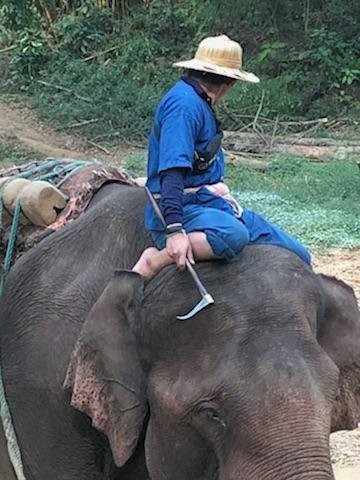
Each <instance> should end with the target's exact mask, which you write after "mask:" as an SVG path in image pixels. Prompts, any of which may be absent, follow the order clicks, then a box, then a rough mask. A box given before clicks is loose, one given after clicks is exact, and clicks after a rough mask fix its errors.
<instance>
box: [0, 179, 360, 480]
mask: <svg viewBox="0 0 360 480" xmlns="http://www.w3.org/2000/svg"><path fill="white" fill-rule="evenodd" d="M144 204H145V195H144V192H143V191H142V189H140V188H139V189H138V188H131V187H118V186H108V187H105V188H103V189H102V191H101V192H100V193H99V194H97V196H96V198H95V200H94V201H93V203H92V204H91V206H90V208H89V209H88V211H87V213H86V214H85V215H84V216H83V217H82V218H81V219H79V220H77V221H76V222H74V223H73V224H72V225H69V226H67V227H65V228H64V229H63V230H62V231H60V232H58V233H56V234H53V235H52V236H51V237H49V238H48V239H45V240H44V241H43V242H42V243H41V244H40V245H39V246H38V247H36V248H35V249H34V250H32V251H30V252H29V253H27V254H26V255H25V256H24V257H23V258H22V259H20V261H19V262H18V263H17V264H16V265H15V267H14V268H13V271H12V273H11V275H10V276H9V280H8V283H7V288H6V292H5V295H4V297H3V300H2V305H1V308H0V312H1V314H0V341H1V364H2V368H3V376H4V382H5V388H6V394H7V397H8V401H9V404H10V408H11V412H12V415H13V420H14V425H15V428H16V431H17V434H18V437H19V443H20V448H21V451H22V455H23V460H24V465H25V475H26V477H27V479H31V480H32V479H35V480H48V479H49V478H54V479H55V478H56V479H59V480H65V479H66V480H75V479H76V480H85V479H91V480H92V479H94V480H105V479H106V480H108V479H111V480H113V479H114V480H115V479H116V480H118V479H119V480H120V479H122V480H132V479H134V480H135V479H136V480H146V478H147V477H148V476H150V477H151V479H152V480H170V479H171V480H180V479H181V480H207V479H209V480H210V479H219V480H235V479H236V480H238V479H242V478H244V479H247V480H260V479H261V480H264V479H266V480H272V479H277V480H302V479H304V480H305V479H307V480H308V479H309V478H311V479H313V480H319V479H321V480H322V479H324V480H325V479H332V478H333V475H332V469H331V465H330V461H329V443H328V436H329V432H330V427H331V423H332V428H333V429H340V428H354V427H355V426H356V423H357V422H358V421H360V392H359V390H358V389H357V388H358V387H357V386H358V384H359V380H360V375H359V368H360V347H359V345H360V342H359V340H360V318H359V310H358V308H357V306H356V302H355V299H354V296H353V292H352V291H351V289H349V287H347V286H346V285H344V284H343V283H342V282H337V281H336V280H334V279H330V278H327V277H322V276H317V275H315V274H314V273H313V272H312V271H311V270H310V269H309V268H308V267H307V266H306V265H305V264H304V263H303V262H302V261H301V260H299V259H298V258H297V257H296V256H295V255H293V254H292V253H290V252H287V251H286V250H283V249H279V248H276V247H268V246H267V247H265V246H257V247H247V248H245V249H244V251H243V252H242V254H240V255H239V257H238V258H237V259H236V260H235V261H233V262H230V263H223V262H209V263H203V264H199V265H197V270H198V273H199V275H200V276H201V278H202V280H203V281H204V283H205V284H206V286H207V288H208V289H209V291H210V292H211V293H212V294H213V296H214V298H215V302H216V304H215V305H214V306H212V307H209V308H207V309H206V310H204V311H203V312H201V313H200V314H198V315H197V316H196V317H195V318H194V319H192V320H190V321H187V322H179V321H177V320H176V315H178V314H183V313H185V312H187V311H189V310H190V308H191V307H192V306H194V304H195V303H196V302H197V301H198V300H199V297H198V294H197V292H196V290H195V288H194V286H193V284H192V283H191V280H190V277H189V275H188V274H187V273H186V272H183V273H180V272H178V271H176V269H175V268H174V267H173V266H170V267H168V268H166V269H164V270H163V271H162V272H161V273H160V274H159V275H157V276H156V277H155V278H154V279H153V280H152V281H151V282H150V283H149V284H148V285H146V286H145V287H144V285H143V284H142V281H141V279H140V277H139V276H138V275H137V274H135V273H132V272H124V271H120V272H118V273H117V274H116V275H115V276H114V274H113V272H114V270H115V269H120V270H121V269H129V268H130V267H131V266H132V265H133V264H134V263H135V261H136V259H137V257H138V255H139V253H140V252H141V251H142V249H143V248H144V247H145V246H146V245H147V244H148V243H149V239H148V238H147V237H146V236H144V234H143V225H142V222H141V221H140V219H141V218H142V210H143V208H144ZM316 326H318V340H316V329H317V327H316ZM69 364H70V367H69ZM65 378H66V381H65V386H66V390H65V391H64V389H63V383H64V379H65ZM70 402H72V404H73V407H72V406H70ZM74 407H76V408H74ZM79 410H82V411H83V412H85V413H86V415H84V413H81V412H80V411H79ZM89 417H90V418H91V419H92V420H90V418H89ZM91 422H92V423H93V425H94V426H96V427H97V429H98V430H96V429H95V428H94V427H92V426H91ZM144 447H145V452H144ZM113 460H114V461H113ZM114 462H115V463H116V464H117V467H116V466H115V463H114ZM145 462H146V467H145ZM2 468H5V467H3V465H2V464H1V463H0V478H1V473H2V470H1V469H2ZM146 468H147V470H148V473H147V470H146ZM5 478H6V479H7V477H5ZM7 480H10V477H9V479H7Z"/></svg>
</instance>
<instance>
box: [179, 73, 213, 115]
mask: <svg viewBox="0 0 360 480" xmlns="http://www.w3.org/2000/svg"><path fill="white" fill-rule="evenodd" d="M181 80H183V82H185V83H187V84H188V85H190V86H191V87H192V88H193V89H194V90H195V92H196V93H197V94H198V95H199V97H201V98H202V99H203V100H205V102H206V103H208V104H209V106H210V107H211V106H212V100H211V98H210V97H209V95H208V94H207V93H206V92H205V90H204V89H203V88H202V86H201V85H200V83H199V82H198V81H197V80H195V78H191V77H189V76H188V75H184V76H183V77H181Z"/></svg>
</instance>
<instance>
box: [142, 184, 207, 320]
mask: <svg viewBox="0 0 360 480" xmlns="http://www.w3.org/2000/svg"><path fill="white" fill-rule="evenodd" d="M145 191H146V194H147V196H148V199H149V201H150V203H151V205H152V207H153V209H154V210H155V213H156V215H157V216H158V217H159V219H160V221H161V223H162V224H163V226H164V228H166V223H165V219H164V217H163V215H162V213H161V210H160V208H159V206H158V204H157V203H156V200H155V198H154V196H153V194H152V193H151V192H150V190H149V189H148V188H147V187H145ZM186 268H187V269H188V272H189V273H190V275H191V276H192V279H193V280H194V282H195V284H196V286H197V288H198V290H199V292H200V295H201V300H200V302H199V303H198V304H197V305H195V307H194V308H193V309H192V310H191V311H190V312H189V313H188V314H186V315H178V316H177V317H176V318H177V319H178V320H188V319H189V318H192V317H193V316H194V315H196V314H197V313H198V312H200V310H203V309H204V308H205V307H207V306H208V305H211V304H213V303H214V299H213V297H212V296H211V295H210V293H208V291H207V290H206V288H205V287H204V285H203V284H202V282H201V280H200V278H199V276H198V274H197V273H196V272H195V270H194V268H193V266H192V265H191V263H190V262H189V260H187V259H186Z"/></svg>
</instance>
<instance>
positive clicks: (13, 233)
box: [0, 200, 21, 297]
mask: <svg viewBox="0 0 360 480" xmlns="http://www.w3.org/2000/svg"><path fill="white" fill-rule="evenodd" d="M20 212H21V207H20V200H16V204H15V209H14V215H13V220H12V223H11V229H10V234H9V239H8V244H7V247H6V254H5V259H4V267H3V274H2V276H1V284H0V297H1V295H2V293H3V289H4V285H5V280H6V277H7V274H8V273H9V270H10V267H11V260H12V257H13V253H14V247H15V242H16V237H17V232H18V228H19V223H20Z"/></svg>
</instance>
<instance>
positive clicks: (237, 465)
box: [219, 441, 334, 480]
mask: <svg viewBox="0 0 360 480" xmlns="http://www.w3.org/2000/svg"><path fill="white" fill-rule="evenodd" d="M320 445H321V443H320V442H319V444H317V445H314V443H312V442H311V443H307V442H306V441H301V442H299V443H298V445H296V446H294V445H293V446H292V448H289V446H287V448H282V449H277V448H276V447H275V446H274V447H273V448H271V449H269V450H268V451H258V452H257V453H255V454H253V455H251V453H250V452H249V455H247V456H246V458H244V457H242V455H240V456H238V455H234V458H233V461H230V462H229V461H228V462H227V463H226V464H225V465H224V466H223V468H222V467H221V465H220V475H219V480H242V479H246V480H264V479H266V480H309V479H310V478H311V480H334V474H333V470H332V466H331V462H330V455H329V451H328V450H329V449H328V448H326V446H323V447H322V446H320Z"/></svg>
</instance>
